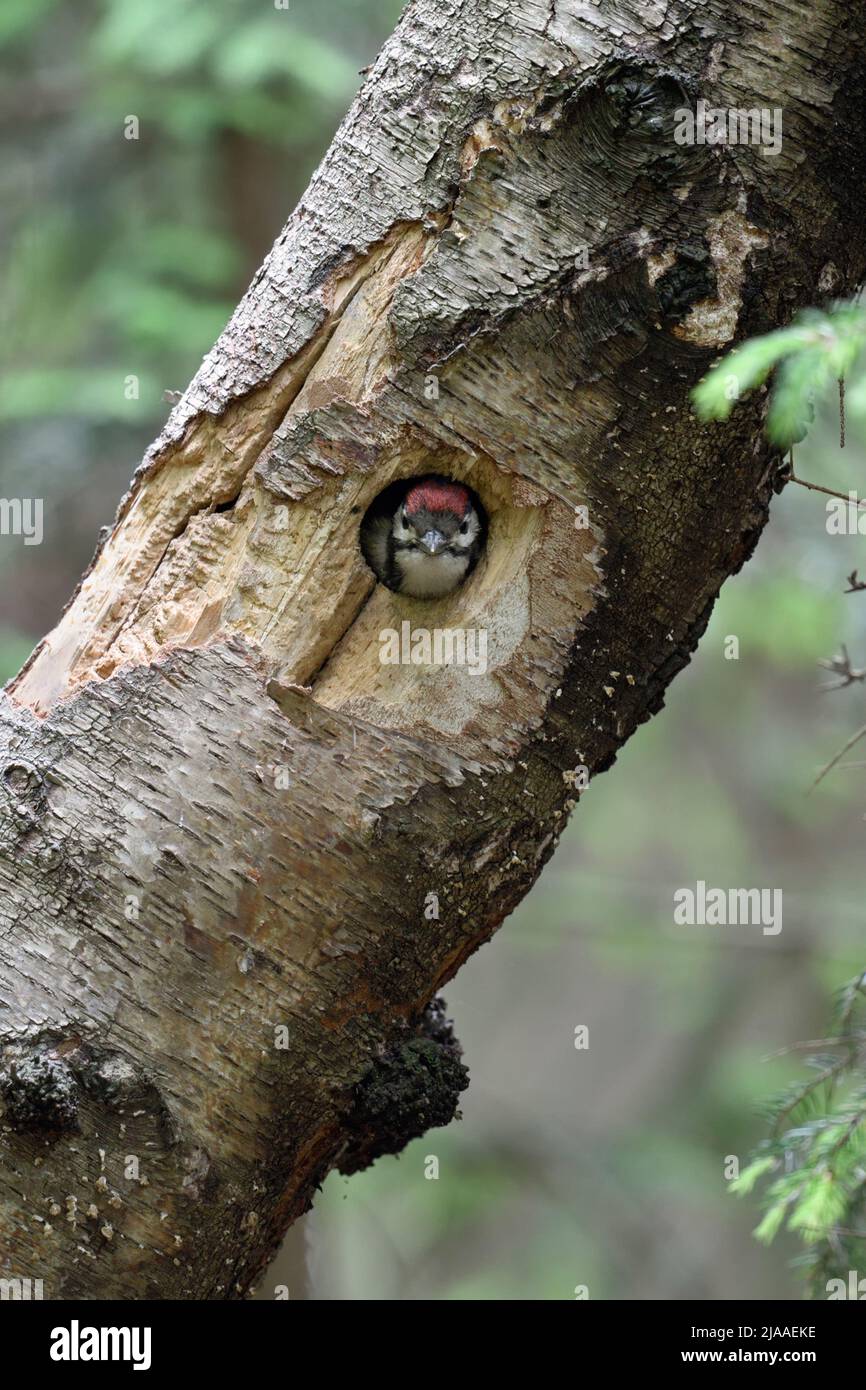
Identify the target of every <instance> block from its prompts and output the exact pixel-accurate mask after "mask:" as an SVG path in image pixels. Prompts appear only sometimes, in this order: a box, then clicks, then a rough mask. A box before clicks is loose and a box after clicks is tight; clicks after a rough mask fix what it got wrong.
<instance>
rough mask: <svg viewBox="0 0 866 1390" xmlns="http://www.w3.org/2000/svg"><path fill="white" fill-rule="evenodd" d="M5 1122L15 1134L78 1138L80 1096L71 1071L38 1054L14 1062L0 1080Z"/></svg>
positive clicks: (51, 1058) (59, 1063) (53, 1059)
mask: <svg viewBox="0 0 866 1390" xmlns="http://www.w3.org/2000/svg"><path fill="white" fill-rule="evenodd" d="M0 1096H2V1098H3V1102H4V1105H5V1107H6V1114H5V1119H6V1121H7V1123H8V1124H9V1125H11V1127H12V1129H13V1130H14V1131H15V1133H16V1134H40V1135H46V1136H51V1135H53V1136H55V1137H59V1136H60V1135H61V1134H77V1133H78V1131H79V1125H78V1106H79V1093H78V1086H77V1084H76V1081H75V1077H74V1076H73V1075H72V1072H71V1071H70V1069H69V1067H68V1066H67V1065H66V1064H65V1063H64V1062H62V1061H61V1060H60V1059H59V1058H57V1057H51V1056H48V1055H47V1054H45V1053H36V1054H34V1055H32V1056H29V1057H23V1058H21V1059H19V1060H18V1061H15V1062H13V1063H12V1064H11V1065H10V1067H9V1070H8V1072H7V1073H6V1074H5V1076H3V1078H2V1080H0Z"/></svg>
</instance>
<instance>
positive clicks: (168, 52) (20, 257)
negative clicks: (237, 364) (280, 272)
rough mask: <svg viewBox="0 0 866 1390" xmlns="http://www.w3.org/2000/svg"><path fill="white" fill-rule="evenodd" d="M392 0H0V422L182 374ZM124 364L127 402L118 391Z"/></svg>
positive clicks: (242, 276) (327, 128)
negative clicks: (80, 0)
mask: <svg viewBox="0 0 866 1390" xmlns="http://www.w3.org/2000/svg"><path fill="white" fill-rule="evenodd" d="M398 10H399V6H398V4H397V3H395V0H362V3H356V4H351V5H348V4H346V3H341V0H316V3H315V4H313V3H305V2H304V0H291V3H290V4H289V6H288V8H286V9H282V8H279V9H278V8H276V6H275V5H274V3H272V0H259V3H256V4H251V3H250V0H207V2H206V3H205V2H204V0H92V2H91V3H88V4H84V5H82V6H80V7H73V9H70V7H69V6H68V5H64V4H62V3H60V0H39V3H34V0H5V4H4V6H3V14H2V19H0V77H2V88H3V93H4V95H3V97H2V99H0V137H2V143H3V147H4V148H3V154H4V161H3V165H4V173H3V176H2V194H3V196H2V200H0V202H2V208H3V212H2V231H3V241H4V247H5V251H4V284H3V290H2V297H0V322H2V324H3V328H4V332H3V335H2V339H0V371H2V389H0V421H2V420H4V419H5V420H8V419H14V418H20V417H25V418H29V417H36V416H41V415H45V414H63V413H67V412H71V413H74V414H83V415H87V416H90V417H93V418H96V419H99V418H102V419H105V418H117V419H119V420H124V421H129V420H130V419H131V418H138V419H147V418H149V419H151V420H153V421H157V420H158V418H159V415H160V411H161V396H162V391H163V390H164V389H165V388H177V387H183V386H185V385H186V383H187V381H188V379H189V377H190V375H191V374H192V371H193V370H194V368H195V366H196V365H197V363H198V361H199V360H200V358H201V357H202V355H203V354H204V352H206V351H207V349H208V348H209V347H210V346H211V345H212V343H213V341H214V339H215V338H216V336H217V335H218V333H219V332H220V330H221V329H222V327H223V326H224V324H225V322H226V320H227V318H228V316H229V314H230V313H231V311H232V309H233V308H234V305H235V303H236V301H237V299H238V297H239V294H240V292H241V291H242V289H243V288H244V285H245V283H246V281H247V280H248V278H249V276H250V274H251V271H252V270H253V269H255V266H256V264H257V262H258V260H259V259H260V257H261V256H262V255H263V254H264V252H265V251H266V250H267V248H268V246H269V245H270V243H271V241H272V240H273V238H274V236H275V235H276V233H277V232H278V230H279V228H280V226H281V225H282V223H283V221H284V220H285V218H286V216H287V215H288V213H289V211H290V210H291V207H292V205H293V203H294V202H295V201H296V199H297V197H298V195H299V194H300V192H301V191H302V189H303V186H304V184H305V183H306V180H307V177H308V175H309V165H310V162H311V157H314V156H316V155H318V153H319V152H320V151H321V149H322V147H323V146H324V145H326V144H327V138H328V135H329V133H330V132H332V130H333V127H334V126H335V125H336V123H337V120H338V119H339V117H340V116H341V115H342V113H343V111H344V110H345V108H346V106H347V104H348V102H349V100H350V98H351V96H352V95H353V93H354V91H355V90H356V88H357V86H358V85H359V82H360V78H359V76H358V66H359V58H360V59H362V60H363V61H369V60H370V59H371V58H372V57H373V56H374V54H375V51H376V49H377V47H378V44H379V42H380V41H381V37H382V36H383V34H384V33H386V32H387V30H388V29H389V28H390V27H391V25H392V24H393V22H394V20H395V19H396V16H397V14H398ZM130 117H134V118H135V119H136V120H137V123H138V129H137V138H135V139H128V138H126V136H127V134H128V133H129V132H130V131H132V130H133V129H134V127H133V126H132V125H131V124H130V122H129V118H130ZM22 119H24V120H25V121H26V122H27V125H26V132H25V133H23V134H22V131H21V128H20V124H19V122H20V121H21V120H22ZM293 156H300V167H295V168H293V167H292V157H293ZM250 165H252V166H253V168H252V170H251V171H250V168H249V166H250ZM251 175H252V177H251ZM251 182H252V183H253V184H254V185H255V186H254V187H252V188H251V187H250V184H251ZM249 198H252V200H253V201H254V202H255V203H256V209H255V210H258V211H260V212H261V213H262V214H263V218H260V219H259V221H258V223H255V220H254V219H252V218H251V217H250V215H249V211H250V210H249V208H248V206H247V200H248V199H249ZM263 220H267V221H268V223H269V225H267V226H263V225H262V221H263ZM83 364H84V365H83ZM128 374H136V375H137V376H138V377H139V379H140V397H139V400H138V402H136V401H135V400H133V401H129V400H127V399H126V398H125V395H124V381H125V378H126V377H127V375H128Z"/></svg>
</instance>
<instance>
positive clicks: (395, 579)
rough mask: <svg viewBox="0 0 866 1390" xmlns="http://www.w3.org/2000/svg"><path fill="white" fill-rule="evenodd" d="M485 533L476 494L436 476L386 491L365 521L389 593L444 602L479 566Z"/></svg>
mask: <svg viewBox="0 0 866 1390" xmlns="http://www.w3.org/2000/svg"><path fill="white" fill-rule="evenodd" d="M377 504H379V505H377ZM484 533H485V518H484V515H483V511H482V508H481V504H480V503H479V502H478V501H477V499H476V498H475V496H474V494H473V493H472V491H471V490H470V489H469V488H468V487H466V486H465V485H464V484H463V483H458V482H453V481H452V480H451V479H449V478H443V477H440V476H439V475H438V474H431V475H430V476H428V477H425V478H415V479H410V480H408V481H407V482H406V483H404V484H403V485H401V486H392V487H389V488H386V489H385V492H384V493H383V494H381V496H380V498H377V502H376V503H374V505H373V507H371V508H370V511H369V512H368V513H367V516H366V517H365V519H364V523H363V525H362V528H361V544H362V549H363V551H364V556H365V559H366V560H367V563H368V564H369V565H370V567H371V568H372V569H373V570H374V571H375V573H376V574H377V575H378V577H379V579H381V581H382V583H383V584H386V585H387V586H388V588H389V589H393V590H395V591H396V592H397V593H400V594H407V595H409V596H410V597H412V598H441V597H443V596H444V595H445V594H449V593H451V591H452V590H453V589H456V588H457V586H458V585H459V584H462V583H463V581H464V579H466V577H467V575H469V574H470V573H471V571H472V569H473V568H474V567H475V565H476V563H477V561H478V557H479V556H480V554H481V551H482V549H483V547H484Z"/></svg>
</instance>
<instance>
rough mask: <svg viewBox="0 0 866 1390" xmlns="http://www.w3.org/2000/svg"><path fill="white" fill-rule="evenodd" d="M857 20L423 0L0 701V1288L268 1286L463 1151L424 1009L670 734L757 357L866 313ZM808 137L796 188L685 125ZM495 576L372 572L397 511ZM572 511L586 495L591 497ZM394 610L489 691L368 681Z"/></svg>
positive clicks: (700, 622)
mask: <svg viewBox="0 0 866 1390" xmlns="http://www.w3.org/2000/svg"><path fill="white" fill-rule="evenodd" d="M863 30H864V17H863V12H862V11H858V13H857V15H856V17H855V16H852V13H851V10H850V8H849V6H847V5H845V4H842V3H841V0H838V2H837V0H808V3H806V0H803V3H793V4H792V3H790V0H789V3H787V4H784V5H783V4H781V3H777V0H768V3H767V4H766V5H765V6H763V7H761V8H759V9H756V8H755V7H754V6H747V5H745V4H739V5H738V4H722V3H716V2H715V0H713V2H711V3H707V0H673V3H670V4H661V3H658V0H618V3H617V4H616V5H613V4H608V3H606V0H602V2H601V3H599V2H598V0H593V2H592V3H589V4H587V3H584V0H550V3H549V4H546V5H545V4H540V3H538V0H512V3H510V4H507V5H506V4H505V3H502V0H416V2H415V3H414V4H412V5H410V7H409V9H408V10H407V12H406V13H405V14H404V16H403V19H402V21H401V23H400V26H399V28H398V29H397V31H396V33H395V34H394V36H393V37H392V38H391V40H390V41H389V42H388V43H387V44H386V46H385V48H384V50H383V52H382V54H381V56H380V58H379V60H378V62H377V63H376V64H375V66H374V68H373V69H372V70H371V72H370V74H369V76H368V78H367V80H366V82H365V85H364V87H363V89H362V91H361V93H360V95H359V96H358V98H357V100H356V102H355V104H354V106H353V108H352V110H351V111H350V113H349V115H348V117H347V118H346V120H345V122H344V123H343V125H342V127H341V128H340V130H339V132H338V134H337V137H336V139H335V141H334V144H333V146H332V147H331V150H330V152H329V153H328V155H327V157H326V158H325V160H324V162H323V164H322V165H321V167H320V168H319V170H318V172H317V173H316V175H315V176H314V178H313V181H312V183H311V185H310V188H309V190H308V192H307V194H306V195H305V197H304V199H303V201H302V203H301V205H300V206H299V208H298V209H297V211H296V212H295V213H294V215H293V216H292V217H291V219H290V221H289V222H288V224H287V226H286V228H285V230H284V231H283V232H282V233H281V235H280V236H279V238H278V240H277V242H276V244H275V246H274V248H273V250H272V252H271V253H270V255H269V257H268V259H267V260H266V262H265V264H264V266H263V267H262V269H261V270H260V271H259V273H258V274H257V275H256V277H255V279H254V281H253V283H252V285H251V287H250V289H249V291H248V293H247V295H246V296H245V298H244V299H243V301H242V302H241V304H240V306H239V307H238V309H237V311H236V313H235V315H234V317H233V319H232V321H231V322H230V324H229V326H228V327H227V329H226V331H225V333H224V334H223V335H222V337H221V338H220V340H219V342H218V343H217V345H216V347H215V348H214V350H213V351H212V352H211V353H210V354H209V356H208V357H207V358H206V359H205V361H204V363H203V365H202V368H201V370H200V371H199V373H198V375H197V376H196V378H195V380H194V381H193V382H192V384H191V386H190V387H189V389H188V391H187V393H186V395H185V396H184V398H183V399H182V401H181V402H180V403H179V404H178V405H177V407H176V408H175V410H174V411H173V413H172V415H171V418H170V419H169V421H168V424H167V425H166V428H165V430H164V432H163V433H162V435H161V436H160V438H159V439H158V440H157V441H156V443H155V444H154V445H153V447H152V449H151V450H150V452H149V453H148V455H147V457H146V459H145V461H144V463H143V465H142V467H141V468H140V469H139V470H138V472H137V474H136V476H135V479H134V481H133V484H132V487H131V490H130V492H129V494H128V495H127V497H126V498H125V499H124V500H123V502H122V504H121V506H120V509H119V512H118V517H117V521H116V523H115V525H114V527H113V529H112V530H111V532H110V534H109V535H107V536H106V537H104V539H103V542H102V545H101V548H100V550H99V552H98V555H97V557H96V559H95V560H94V562H93V564H92V565H91V567H90V569H89V571H88V572H87V574H86V576H85V578H84V579H83V581H82V583H81V585H80V587H79V589H78V591H77V593H76V594H75V596H74V598H73V599H72V601H71V603H70V605H69V607H68V608H67V610H66V612H65V614H64V616H63V618H62V620H61V621H60V623H59V625H58V626H57V628H56V629H55V630H54V631H53V632H52V633H51V634H50V635H49V636H48V637H47V638H46V639H45V641H44V642H43V643H42V644H41V645H40V646H39V647H38V648H37V651H36V652H35V653H34V655H33V657H32V658H31V660H30V661H29V663H28V665H27V666H26V667H25V669H24V671H23V672H22V673H21V674H20V675H19V676H18V677H17V678H16V679H15V680H14V681H13V682H12V683H11V685H10V687H9V688H8V690H7V693H6V695H5V697H4V699H3V706H2V743H3V747H2V756H0V789H2V790H0V797H2V812H3V814H2V825H0V873H2V886H3V907H2V919H0V920H2V935H3V942H4V958H5V962H4V976H3V982H2V985H0V1095H2V1098H3V1103H4V1105H5V1118H4V1120H3V1127H2V1131H0V1142H2V1154H3V1161H2V1170H0V1191H2V1197H3V1207H2V1217H0V1251H2V1256H0V1258H2V1273H3V1274H4V1275H5V1276H6V1277H16V1276H20V1277H26V1276H29V1277H33V1278H37V1277H41V1278H42V1279H43V1282H44V1292H45V1297H47V1298H61V1297H76V1298H77V1297H85V1298H97V1297H115V1298H130V1299H131V1298H154V1297H156V1298H210V1299H230V1298H236V1297H239V1296H243V1295H244V1294H246V1293H247V1292H248V1291H249V1289H250V1287H251V1285H252V1283H253V1281H254V1280H255V1279H256V1277H257V1275H259V1274H260V1272H261V1270H262V1269H263V1268H264V1267H265V1265H266V1263H267V1261H268V1259H269V1258H270V1256H271V1255H272V1253H273V1251H274V1249H275V1248H276V1246H277V1244H278V1242H279V1241H280V1238H281V1236H282V1235H283V1233H284V1231H285V1230H286V1227H287V1225H288V1224H289V1223H290V1222H291V1221H292V1220H293V1219H294V1218H296V1217H297V1216H298V1214H299V1213H301V1212H303V1211H304V1210H305V1209H306V1208H307V1207H308V1206H309V1204H310V1201H311V1197H312V1194H313V1192H314V1190H315V1188H316V1187H317V1185H318V1184H319V1183H321V1181H322V1180H323V1178H324V1176H325V1174H326V1173H327V1172H328V1171H329V1170H330V1169H331V1168H333V1167H335V1166H336V1167H340V1168H342V1169H343V1171H352V1170H354V1169H355V1168H357V1167H359V1166H361V1165H362V1164H364V1163H365V1162H368V1161H370V1160H371V1159H372V1158H373V1157H375V1155H376V1154H377V1153H381V1152H387V1151H394V1150H396V1149H398V1148H399V1147H400V1146H401V1145H402V1144H403V1143H405V1142H406V1140H407V1139H408V1138H410V1137H412V1136H413V1135H415V1134H418V1133H421V1132H423V1129H424V1128H425V1126H426V1125H428V1124H431V1123H434V1124H435V1123H443V1122H444V1121H445V1120H447V1118H448V1117H449V1116H450V1114H451V1113H452V1112H453V1108H454V1103H455V1099H456V1096H457V1094H458V1092H459V1090H460V1089H461V1087H462V1085H463V1084H464V1073H463V1069H462V1066H461V1065H460V1063H459V1048H457V1046H456V1044H455V1043H454V1042H453V1039H452V1038H451V1036H450V1033H449V1030H448V1028H447V1025H446V1024H445V1023H444V1021H443V1020H442V1018H441V1016H440V1015H439V1013H438V1012H437V1011H436V1010H435V1009H433V1010H431V1009H427V1008H426V1006H427V1005H428V1002H429V1001H430V1000H431V999H432V997H433V996H434V995H435V994H436V992H437V991H438V990H439V989H440V988H441V986H442V985H443V984H444V983H445V982H446V981H447V980H448V979H450V978H451V976H453V974H454V973H455V971H456V970H457V969H458V968H459V966H460V965H461V963H462V962H463V961H464V960H465V959H466V957H467V956H468V955H469V954H470V953H471V952H473V951H474V950H475V949H476V948H477V947H478V946H479V945H480V944H481V943H483V942H484V941H486V940H487V938H488V937H489V936H490V934H491V933H492V932H493V931H494V930H495V929H496V927H498V926H499V924H500V923H501V921H502V920H503V918H504V917H505V916H506V914H507V913H508V912H510V911H511V909H512V908H513V907H514V906H515V904H516V903H517V902H519V900H520V899H521V898H522V897H523V895H524V894H525V893H526V892H527V890H528V889H529V888H530V886H531V885H532V883H533V882H534V880H535V878H536V876H537V874H538V873H539V871H540V869H541V867H542V866H543V864H544V863H545V862H546V861H547V859H549V857H550V855H551V854H552V853H553V850H554V848H555V846H556V843H557V840H558V837H559V835H560V833H561V831H562V829H563V826H564V824H565V821H566V819H567V816H568V814H569V811H570V810H571V809H572V807H573V806H574V804H575V802H576V801H577V799H578V796H579V793H580V790H581V787H582V785H583V774H582V773H581V772H580V768H582V767H585V768H587V769H588V772H589V775H590V776H593V775H595V774H596V773H598V772H599V771H601V770H603V769H604V768H606V767H607V766H609V764H610V763H611V762H612V760H613V758H614V756H615V754H616V751H617V749H618V748H619V746H620V745H621V744H622V743H623V741H624V740H625V739H626V738H627V737H628V736H629V735H630V734H631V733H632V731H633V730H634V729H635V727H636V726H637V725H638V724H640V723H641V722H642V721H643V720H645V719H646V718H647V717H648V716H649V715H650V714H652V713H653V712H654V711H656V710H657V709H658V708H659V706H660V704H661V702H662V699H663V693H664V690H665V687H666V686H667V684H668V682H669V681H670V679H671V678H672V676H673V675H674V674H675V673H676V672H677V671H679V670H680V669H681V668H682V666H683V665H684V664H685V663H686V662H687V661H688V659H689V655H690V653H691V652H692V650H693V649H694V646H695V644H696V642H697V640H698V638H699V636H700V635H701V633H702V632H703V630H704V627H705V625H706V622H707V618H708V615H709V612H710V608H711V606H712V603H713V601H714V599H715V597H716V594H717V592H718V590H719V587H720V585H721V583H722V582H723V581H724V579H725V578H726V576H728V575H729V574H732V573H733V572H734V571H736V570H737V569H738V568H739V567H740V565H741V564H742V563H743V561H744V560H745V559H746V558H747V557H748V555H749V553H750V551H751V549H752V547H753V545H754V544H755V541H756V539H757V536H758V534H759V532H760V530H761V527H762V526H763V524H764V522H765V520H766V515H767V506H768V501H769V497H770V495H771V493H772V490H773V487H774V485H779V479H780V473H779V460H778V458H777V457H774V456H773V455H772V453H771V452H770V451H769V450H768V448H767V446H766V445H765V444H764V443H763V442H762V440H761V437H760V422H761V418H762V412H763V402H762V400H761V399H760V398H758V399H756V400H754V401H751V402H746V403H743V404H741V405H740V406H738V408H737V410H736V411H735V412H734V418H733V420H732V422H731V424H730V425H727V426H712V427H707V428H699V427H698V426H697V425H696V422H695V420H694V417H693V416H692V415H691V414H690V411H689V403H688V393H689V390H690V388H691V387H692V386H693V385H694V384H695V382H696V381H697V380H698V379H699V378H700V376H701V375H702V374H703V372H704V371H705V370H706V368H707V367H708V365H709V364H710V363H711V361H713V360H714V358H715V357H717V356H718V355H719V352H720V351H721V350H722V349H726V348H727V347H728V346H730V345H731V344H732V342H733V341H734V340H735V339H737V338H739V337H742V336H743V335H744V334H749V333H753V332H757V331H763V330H765V329H767V328H768V327H770V326H774V325H777V324H779V323H782V322H784V321H786V320H787V319H788V318H789V317H790V315H791V313H792V312H793V311H794V310H795V309H796V308H797V307H798V306H800V305H802V304H807V303H810V302H814V301H815V300H816V299H820V298H823V297H826V294H827V293H828V292H829V293H834V294H840V295H841V294H844V293H848V292H850V291H851V290H852V288H853V287H854V286H855V285H856V284H857V283H858V282H859V281H860V279H861V277H862V274H863V270H864V261H866V250H864V235H863V227H864V217H866V209H864V188H866V180H864V173H866V169H864V155H863V150H864V147H866V130H864V125H866V103H864V67H863V58H862V53H863V40H864V37H866V34H864V32H863ZM698 97H704V98H706V99H707V100H708V101H709V103H710V105H711V106H713V107H725V108H737V109H742V110H749V111H754V109H755V108H767V109H768V110H769V112H770V113H772V111H773V110H774V109H776V108H780V109H781V111H782V113H783V121H784V126H783V129H784V136H783V143H782V148H781V151H780V152H779V153H777V154H773V153H768V152H765V150H766V147H765V149H762V148H760V147H757V146H755V145H752V144H746V143H741V144H732V145H728V146H726V145H712V144H708V143H693V144H679V143H677V141H676V140H675V138H674V134H675V130H676V128H677V120H678V117H677V116H676V112H677V111H678V110H679V109H681V108H683V107H686V106H693V105H694V103H695V101H696V99H697V98H698ZM433 471H435V472H440V473H445V474H448V475H450V476H452V477H455V478H459V479H464V480H466V481H467V482H468V483H470V484H471V486H472V487H474V488H475V490H476V492H477V493H478V494H479V496H480V497H481V499H482V501H483V503H484V506H485V508H486V510H487V513H488V516H489V521H490V529H489V538H488V543H487V549H486V553H485V555H484V558H483V560H482V562H481V564H480V565H479V567H478V569H477V570H476V571H475V573H474V574H473V575H472V577H471V579H470V580H469V581H468V583H467V584H466V585H465V586H464V587H463V588H461V589H459V590H457V591H456V593H454V594H453V595H451V596H449V597H448V598H446V599H442V600H440V601H438V602H436V603H430V602H427V603H424V602H421V601H418V600H412V599H407V598H402V597H399V596H398V595H396V594H393V593H391V592H390V591H389V590H387V589H385V588H383V587H382V586H376V585H374V582H373V579H372V576H371V574H370V573H369V571H368V570H367V569H366V567H365V565H364V562H363V560H362V558H361V555H360V551H359V548H358V525H359V522H360V520H361V517H362V516H363V514H364V511H365V510H366V508H367V506H368V505H369V504H370V502H371V501H372V500H373V498H374V497H375V496H376V495H377V494H378V493H379V492H380V491H381V489H382V488H384V487H385V486H386V485H387V484H388V483H390V482H391V481H393V480H394V479H397V478H401V477H408V476H414V475H419V474H423V473H427V472H433ZM583 509H586V510H585V511H584V510H583ZM404 622H408V623H410V624H411V627H412V629H413V630H415V629H417V628H419V627H423V628H426V629H429V630H432V629H434V628H450V629H464V630H470V632H482V631H483V632H484V633H486V635H487V644H488V645H487V669H486V671H482V670H480V669H479V668H478V666H477V665H476V666H475V667H473V666H471V665H464V666H459V665H450V666H442V665H440V666H439V667H436V666H428V667H424V666H418V665H411V664H410V665H382V664H381V662H380V659H379V658H380V634H381V633H382V632H383V631H385V630H387V629H393V630H395V631H397V632H399V631H400V630H401V624H402V623H404Z"/></svg>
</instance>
